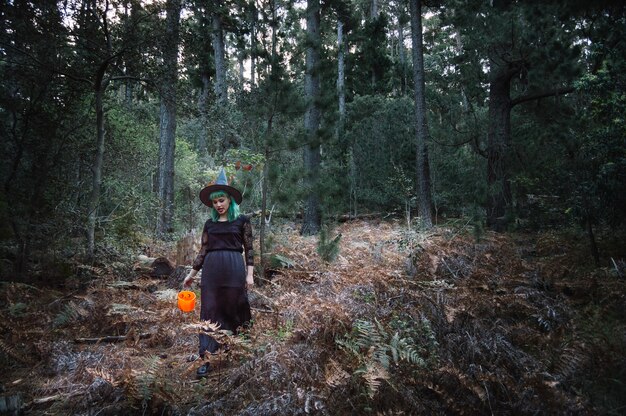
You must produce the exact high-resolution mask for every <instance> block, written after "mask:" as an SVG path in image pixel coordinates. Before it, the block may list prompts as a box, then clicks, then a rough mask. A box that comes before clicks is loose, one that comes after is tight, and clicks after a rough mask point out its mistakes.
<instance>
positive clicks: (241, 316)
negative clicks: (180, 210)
mask: <svg viewBox="0 0 626 416" xmlns="http://www.w3.org/2000/svg"><path fill="white" fill-rule="evenodd" d="M200 200H201V201H202V202H203V203H204V204H205V205H207V206H208V207H210V208H211V218H209V219H208V220H207V221H206V223H205V224H204V229H203V230H202V246H201V248H200V252H199V253H198V256H197V257H196V259H195V261H194V262H193V267H192V270H191V272H189V274H188V275H187V277H185V280H184V282H183V284H184V285H185V286H191V283H192V282H193V280H194V277H195V276H196V274H197V273H198V271H199V270H200V269H202V275H201V280H200V299H201V307H200V319H202V320H208V321H211V322H214V323H218V324H219V325H220V329H226V330H230V331H233V332H236V331H237V328H239V327H247V326H248V325H249V323H250V320H251V319H252V315H251V313H250V304H249V302H248V294H247V291H246V289H247V287H248V286H252V285H253V284H254V280H253V270H254V253H253V250H252V226H251V224H250V219H249V218H247V217H246V216H244V215H240V214H239V204H240V203H241V200H242V196H241V192H239V191H238V190H237V189H235V188H233V187H232V186H229V185H228V182H227V180H226V174H225V172H224V169H222V170H221V171H220V173H219V175H218V177H217V180H216V181H215V183H213V184H210V185H208V186H207V187H205V188H204V189H202V191H200ZM242 253H244V256H242ZM244 257H245V261H244ZM244 263H245V265H244ZM199 342H200V348H199V353H200V357H201V358H204V357H205V355H206V354H207V353H211V354H212V353H216V352H217V350H218V349H220V347H221V345H220V344H219V343H218V342H217V341H216V340H215V339H214V338H213V337H211V336H209V335H207V334H204V333H201V334H200V339H199ZM208 372H209V363H208V362H205V364H203V365H202V366H201V367H200V368H199V369H198V371H197V375H198V376H199V377H204V376H205V375H206V374H207V373H208Z"/></svg>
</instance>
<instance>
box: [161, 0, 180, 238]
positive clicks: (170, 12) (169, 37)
mask: <svg viewBox="0 0 626 416" xmlns="http://www.w3.org/2000/svg"><path fill="white" fill-rule="evenodd" d="M166 9H167V17H166V33H165V46H164V50H163V66H164V76H163V80H162V89H161V112H160V138H159V200H160V201H161V204H162V205H161V209H160V213H159V217H158V222H157V233H158V234H159V235H160V236H161V237H163V236H165V235H167V234H169V233H171V232H172V231H173V227H172V221H173V217H174V154H175V151H176V83H177V80H178V68H177V64H178V36H179V25H180V10H181V2H180V0H167V2H166Z"/></svg>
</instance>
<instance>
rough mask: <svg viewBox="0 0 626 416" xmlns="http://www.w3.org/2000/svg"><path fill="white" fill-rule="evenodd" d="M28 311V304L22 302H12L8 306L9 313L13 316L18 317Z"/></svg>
mask: <svg viewBox="0 0 626 416" xmlns="http://www.w3.org/2000/svg"><path fill="white" fill-rule="evenodd" d="M27 311H28V305H26V304H25V303H23V302H17V303H13V304H11V305H10V306H9V315H11V316H12V317H14V318H20V317H22V316H24V315H25V314H26V312H27Z"/></svg>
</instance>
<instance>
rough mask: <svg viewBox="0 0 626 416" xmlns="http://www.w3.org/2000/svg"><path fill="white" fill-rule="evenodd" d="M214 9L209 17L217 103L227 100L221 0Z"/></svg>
mask: <svg viewBox="0 0 626 416" xmlns="http://www.w3.org/2000/svg"><path fill="white" fill-rule="evenodd" d="M216 3H217V4H216V5H215V8H216V10H215V11H214V12H213V15H212V18H211V29H212V33H211V36H212V43H213V52H214V57H215V84H214V87H215V97H216V99H217V102H218V104H219V105H224V104H225V103H226V102H227V101H228V88H227V85H226V69H227V68H226V49H225V45H224V30H223V28H222V10H221V8H222V7H223V5H222V2H221V1H219V2H216Z"/></svg>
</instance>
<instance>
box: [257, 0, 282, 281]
mask: <svg viewBox="0 0 626 416" xmlns="http://www.w3.org/2000/svg"><path fill="white" fill-rule="evenodd" d="M270 6H271V8H272V55H271V60H270V65H271V69H270V70H271V72H272V76H271V80H272V83H276V82H277V81H278V80H277V79H276V77H277V72H278V56H277V51H276V47H277V37H276V30H277V19H276V4H275V2H274V1H270ZM272 90H273V91H274V94H278V91H277V88H272ZM274 111H275V107H273V106H272V107H270V114H269V116H268V118H267V130H266V132H265V140H264V145H263V147H264V150H263V154H264V156H265V163H264V164H263V182H262V184H261V227H260V228H261V229H260V231H259V245H260V247H259V252H260V258H261V284H263V283H264V282H265V267H266V264H267V261H266V253H265V227H266V222H265V218H266V215H267V212H266V211H267V194H268V186H269V183H268V182H269V164H270V160H269V158H270V151H269V140H270V137H272V128H273V120H274Z"/></svg>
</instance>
